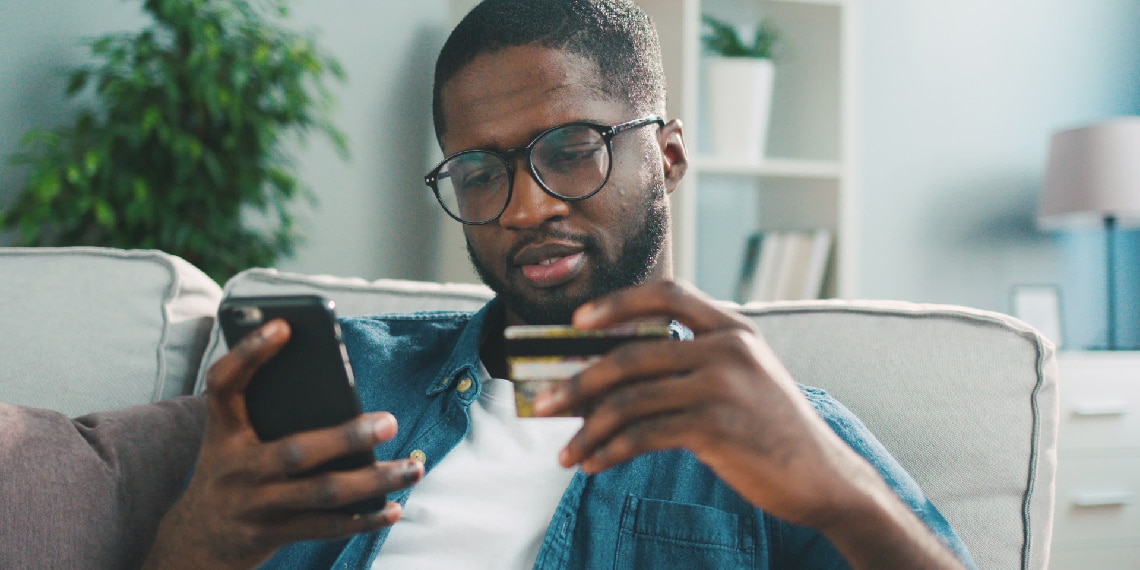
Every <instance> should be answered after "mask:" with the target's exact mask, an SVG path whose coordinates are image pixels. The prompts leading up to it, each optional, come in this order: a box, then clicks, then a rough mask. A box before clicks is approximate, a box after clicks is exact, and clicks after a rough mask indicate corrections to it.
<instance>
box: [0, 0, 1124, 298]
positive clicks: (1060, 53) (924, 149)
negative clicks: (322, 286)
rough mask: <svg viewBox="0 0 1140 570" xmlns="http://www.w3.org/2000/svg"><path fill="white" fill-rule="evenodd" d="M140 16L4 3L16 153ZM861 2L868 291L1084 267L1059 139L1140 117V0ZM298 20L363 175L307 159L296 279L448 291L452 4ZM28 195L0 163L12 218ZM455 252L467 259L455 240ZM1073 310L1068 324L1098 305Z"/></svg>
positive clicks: (910, 290) (3, 123) (5, 71)
mask: <svg viewBox="0 0 1140 570" xmlns="http://www.w3.org/2000/svg"><path fill="white" fill-rule="evenodd" d="M136 6H137V5H136V4H134V3H132V2H127V1H123V0H54V1H52V2H50V3H48V2H25V1H21V0H0V156H7V155H9V154H10V153H12V152H13V151H15V150H16V148H17V146H16V141H17V140H18V137H19V136H20V134H21V133H23V132H24V131H26V130H27V129H28V128H30V127H33V126H51V125H55V124H58V123H60V122H61V121H62V120H64V119H65V118H66V117H67V116H68V113H67V111H66V108H65V106H64V103H63V100H62V91H63V79H62V78H61V72H62V71H64V70H65V69H66V68H67V67H70V66H71V65H73V64H75V63H78V62H80V61H82V55H83V53H84V52H83V51H82V49H81V48H79V47H78V45H77V42H78V41H79V40H80V39H81V38H83V37H91V36H95V35H99V34H102V33H104V32H106V31H110V30H129V29H137V28H138V27H139V26H141V25H142V23H143V22H144V21H145V20H144V19H143V18H142V17H141V16H140V15H139V13H138V9H137V7H136ZM861 6H862V24H861V29H860V35H861V39H860V51H861V54H860V58H859V61H858V63H859V68H860V77H859V82H860V86H861V87H860V93H859V100H860V101H861V103H860V108H859V109H858V111H859V115H860V140H859V144H858V147H859V149H860V153H861V156H860V157H859V158H860V166H861V175H860V186H861V188H860V195H861V214H860V215H861V219H860V221H859V226H860V228H862V232H863V233H862V235H861V251H860V262H861V268H860V272H859V273H860V275H861V282H860V287H859V289H860V293H861V295H862V296H865V297H877V298H900V299H910V300H916V301H932V302H948V303H961V304H966V305H972V306H977V307H982V308H988V309H996V310H1003V311H1004V310H1008V306H1009V305H1008V296H1009V290H1010V286H1012V285H1014V284H1018V283H1058V282H1062V281H1064V280H1066V279H1067V278H1068V277H1069V276H1067V275H1065V273H1066V272H1069V273H1070V274H1071V273H1072V272H1074V271H1079V270H1074V269H1073V264H1072V262H1071V261H1066V259H1068V258H1073V257H1077V258H1079V257H1081V254H1080V253H1079V252H1077V253H1073V252H1072V251H1070V252H1069V253H1065V252H1064V251H1063V247H1061V246H1060V245H1059V242H1060V241H1061V240H1058V239H1057V238H1055V237H1052V236H1047V235H1044V234H1041V233H1039V232H1038V231H1037V230H1036V229H1035V227H1034V225H1033V219H1032V218H1033V211H1034V209H1035V207H1036V196H1037V192H1038V188H1039V185H1040V178H1041V172H1042V168H1043V163H1044V155H1045V145H1046V140H1047V137H1048V134H1049V132H1051V131H1052V130H1054V129H1057V128H1062V127H1067V126H1071V125H1075V124H1080V123H1083V122H1086V121H1090V120H1094V119H1097V118H1101V117H1106V116H1110V115H1116V114H1138V113H1140V0H957V1H954V2H946V1H943V0H862V2H861ZM293 7H294V9H293V21H294V22H296V23H297V25H299V26H302V27H317V28H319V29H320V32H321V34H320V37H321V43H322V44H323V45H324V46H325V47H326V48H327V49H329V50H330V51H332V52H333V53H334V54H335V55H336V56H337V57H338V58H339V59H340V61H341V62H342V64H343V65H344V67H345V68H346V70H347V72H348V76H349V81H348V83H347V84H346V85H343V86H339V87H338V88H337V89H336V94H337V96H338V99H339V107H338V112H337V122H338V124H339V125H340V126H341V127H342V128H343V129H344V130H345V131H346V133H347V134H348V136H349V139H350V144H351V148H352V159H351V161H350V162H349V163H347V164H346V163H342V162H341V161H340V160H339V159H338V158H337V157H336V156H335V155H334V154H333V153H332V151H331V150H330V148H329V146H328V145H327V144H325V143H324V142H317V143H314V144H310V145H309V146H308V147H307V148H306V149H302V153H301V154H299V155H298V163H299V167H300V170H301V174H302V176H303V177H304V179H306V180H307V181H309V182H310V183H311V184H312V185H313V187H314V188H315V190H316V192H317V194H318V196H319V199H320V202H321V205H320V207H319V209H318V210H316V211H314V212H312V213H310V214H309V215H308V216H307V219H306V221H305V225H304V227H305V228H306V229H307V230H308V231H307V235H308V243H307V245H305V246H304V247H303V248H302V249H301V250H300V253H299V255H298V257H297V258H296V259H295V260H292V261H287V262H285V263H283V264H282V267H283V268H285V269H294V270H298V271H304V272H323V273H333V274H341V275H360V276H364V277H368V278H376V277H409V278H434V277H437V276H439V274H438V271H437V269H436V266H437V264H436V263H434V261H433V259H432V258H433V257H435V256H437V255H438V252H439V251H440V248H442V247H444V244H441V243H439V242H440V241H441V239H440V238H438V237H437V236H438V235H439V234H440V232H439V231H438V228H439V224H440V218H441V215H440V214H439V212H438V206H437V205H436V204H435V203H434V201H433V200H432V198H431V196H430V193H429V192H428V191H427V190H426V188H425V187H424V186H423V184H422V181H421V180H422V179H421V178H420V177H421V175H422V174H423V172H424V171H425V170H426V168H427V166H428V162H429V160H430V159H429V158H428V157H429V156H432V157H434V155H435V153H436V152H437V151H435V149H434V142H433V141H432V139H431V135H430V113H429V104H430V99H429V92H430V84H431V78H430V70H431V67H432V62H433V61H434V57H435V55H436V53H437V51H438V48H439V46H440V45H442V41H443V38H444V35H445V33H446V29H447V22H448V21H449V6H448V2H447V1H446V0H421V1H417V2H406V1H403V0H324V1H322V0H297V1H296V2H294V3H293ZM21 179H22V172H20V171H19V170H17V169H13V168H11V167H8V166H2V167H0V204H3V203H4V202H5V201H6V200H7V199H10V197H11V196H12V195H13V193H14V192H15V191H16V190H17V188H18V185H19V183H20V181H21ZM453 233H456V234H457V233H458V232H453ZM448 239H451V240H452V241H455V243H450V244H448V245H447V249H448V250H449V251H453V252H454V253H455V255H456V256H460V257H461V256H462V251H461V247H462V246H461V243H459V242H458V237H457V236H452V237H451V238H448ZM1094 250H1095V248H1094ZM1094 281H1095V280H1094ZM1070 297H1074V296H1073V295H1070ZM1076 297H1078V298H1076V299H1070V301H1073V302H1070V303H1068V305H1069V311H1070V312H1072V311H1076V312H1080V313H1083V312H1085V309H1086V308H1087V309H1088V311H1095V310H1097V307H1099V305H1097V300H1096V299H1093V300H1089V301H1081V300H1080V299H1079V296H1076ZM1082 302H1083V303H1086V304H1085V305H1081V303H1082ZM1073 307H1075V308H1073Z"/></svg>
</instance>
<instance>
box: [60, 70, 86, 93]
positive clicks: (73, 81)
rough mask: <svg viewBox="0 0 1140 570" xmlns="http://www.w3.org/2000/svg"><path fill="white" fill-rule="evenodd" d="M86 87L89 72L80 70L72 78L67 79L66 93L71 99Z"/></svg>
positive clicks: (72, 74) (73, 73) (74, 72)
mask: <svg viewBox="0 0 1140 570" xmlns="http://www.w3.org/2000/svg"><path fill="white" fill-rule="evenodd" d="M85 85H87V70H85V69H80V70H78V71H73V72H72V73H71V77H69V78H68V79H67V90H66V91H65V93H66V94H67V95H68V96H69V97H70V96H72V95H75V94H76V93H78V92H79V91H80V90H81V89H83V87H84V86H85Z"/></svg>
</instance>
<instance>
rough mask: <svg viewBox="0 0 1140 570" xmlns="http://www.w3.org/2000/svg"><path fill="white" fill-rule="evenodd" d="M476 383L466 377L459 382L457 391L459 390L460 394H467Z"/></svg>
mask: <svg viewBox="0 0 1140 570" xmlns="http://www.w3.org/2000/svg"><path fill="white" fill-rule="evenodd" d="M474 383H475V382H474V381H472V380H471V379H470V378H467V377H464V378H463V379H462V380H460V381H459V386H456V389H458V390H459V393H460V394H463V393H466V392H467V391H468V390H470V389H471V385H472V384H474Z"/></svg>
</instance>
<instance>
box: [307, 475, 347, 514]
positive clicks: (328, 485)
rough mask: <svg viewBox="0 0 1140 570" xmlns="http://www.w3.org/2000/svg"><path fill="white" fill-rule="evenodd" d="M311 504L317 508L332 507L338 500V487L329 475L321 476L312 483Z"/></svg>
mask: <svg viewBox="0 0 1140 570" xmlns="http://www.w3.org/2000/svg"><path fill="white" fill-rule="evenodd" d="M313 483H314V487H313V502H314V503H315V504H316V505H317V506H319V507H326V508H327V507H334V506H336V505H337V504H338V499H339V498H340V491H341V489H340V485H337V482H336V480H335V479H334V478H333V477H332V476H330V475H322V476H321V477H318V478H317V479H316V481H314V482H313Z"/></svg>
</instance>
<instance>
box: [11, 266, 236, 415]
mask: <svg viewBox="0 0 1140 570" xmlns="http://www.w3.org/2000/svg"><path fill="white" fill-rule="evenodd" d="M221 298H222V289H221V287H219V286H218V285H217V284H216V283H214V281H213V280H211V279H210V278H209V277H207V276H206V275H205V274H204V273H202V272H201V271H199V270H198V269H197V268H195V267H194V266H192V265H190V264H189V263H187V262H185V261H183V260H182V259H180V258H177V257H174V256H172V255H168V254H166V253H162V252H160V251H124V250H117V249H108V248H95V247H74V248H0V331H3V334H0V402H5V403H9V404H17V405H22V406H29V407H34V408H47V409H51V410H55V411H58V412H62V413H64V414H65V415H68V416H77V415H82V414H85V413H88V412H93V411H102V410H117V409H121V408H125V407H128V406H131V405H135V404H143V403H147V402H153V401H157V400H161V399H167V398H171V397H174V396H177V395H181V394H188V393H189V392H190V389H191V386H192V385H193V382H194V379H195V377H196V375H197V371H198V363H199V360H200V357H201V354H202V350H203V348H204V346H205V339H206V332H207V331H209V330H210V327H211V325H212V324H213V321H214V313H215V311H216V310H217V306H218V303H219V301H220V300H221Z"/></svg>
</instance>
